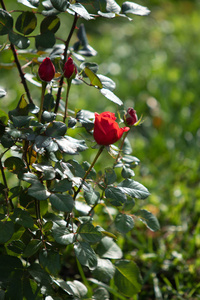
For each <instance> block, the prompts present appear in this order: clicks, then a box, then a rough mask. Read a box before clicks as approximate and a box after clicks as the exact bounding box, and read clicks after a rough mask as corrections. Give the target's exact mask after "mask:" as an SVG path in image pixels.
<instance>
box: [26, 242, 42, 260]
mask: <svg viewBox="0 0 200 300" xmlns="http://www.w3.org/2000/svg"><path fill="white" fill-rule="evenodd" d="M41 246H42V241H41V240H36V239H35V240H31V241H30V242H29V243H28V245H27V246H26V248H25V250H24V253H23V256H25V257H30V256H32V255H34V254H35V253H36V252H38V250H39V249H40V248H41Z"/></svg>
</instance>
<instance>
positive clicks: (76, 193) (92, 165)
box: [74, 146, 104, 200]
mask: <svg viewBox="0 0 200 300" xmlns="http://www.w3.org/2000/svg"><path fill="white" fill-rule="evenodd" d="M103 149H104V146H101V147H100V148H99V151H98V152H97V155H96V156H95V158H94V160H93V162H92V163H91V165H90V167H89V169H88V170H87V171H86V173H85V175H84V176H83V179H82V182H81V184H80V186H79V188H78V190H77V191H76V192H75V194H74V200H75V199H76V196H77V195H78V193H79V192H80V190H81V188H82V186H83V183H84V181H85V179H86V178H87V176H88V175H89V173H90V171H91V170H92V168H93V167H94V165H95V163H96V161H97V159H98V158H99V156H100V155H101V153H102V151H103Z"/></svg>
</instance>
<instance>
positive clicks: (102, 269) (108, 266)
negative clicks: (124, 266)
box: [92, 258, 115, 282]
mask: <svg viewBox="0 0 200 300" xmlns="http://www.w3.org/2000/svg"><path fill="white" fill-rule="evenodd" d="M114 273H115V267H114V265H113V264H112V263H111V261H110V260H109V259H102V258H98V262H97V267H96V269H95V270H94V271H93V272H92V274H93V275H94V277H95V278H96V279H98V280H99V281H103V282H109V281H110V280H111V279H112V278H113V276H114Z"/></svg>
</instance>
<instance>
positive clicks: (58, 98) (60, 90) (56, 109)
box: [54, 13, 78, 114]
mask: <svg viewBox="0 0 200 300" xmlns="http://www.w3.org/2000/svg"><path fill="white" fill-rule="evenodd" d="M77 21H78V15H77V13H75V15H74V22H73V24H72V27H71V30H70V33H69V35H68V38H67V40H66V42H65V50H64V58H63V64H65V62H66V60H67V51H68V47H69V42H70V40H71V38H72V35H73V33H74V30H75V28H76V23H77ZM63 82H64V77H63V76H62V77H61V79H60V83H59V88H58V93H57V99H56V105H55V110H54V113H55V114H56V113H57V111H58V107H59V103H60V98H61V92H62V86H63Z"/></svg>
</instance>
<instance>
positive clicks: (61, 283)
mask: <svg viewBox="0 0 200 300" xmlns="http://www.w3.org/2000/svg"><path fill="white" fill-rule="evenodd" d="M53 282H54V283H55V284H57V286H59V287H60V288H61V289H62V290H63V291H65V292H66V293H67V294H68V295H71V296H73V294H74V293H73V291H72V289H71V287H70V286H69V284H67V282H66V281H64V280H60V279H59V280H55V279H54V281H53Z"/></svg>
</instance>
